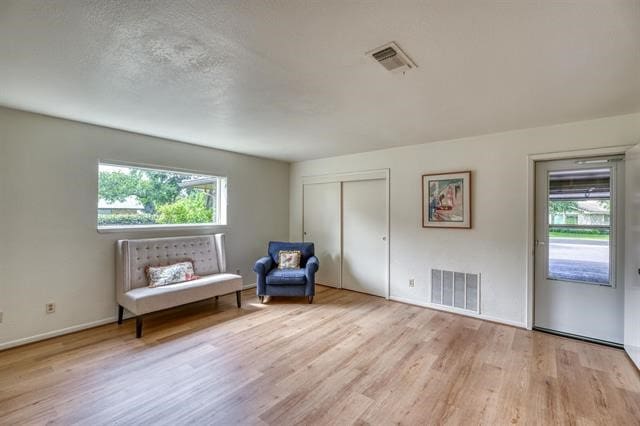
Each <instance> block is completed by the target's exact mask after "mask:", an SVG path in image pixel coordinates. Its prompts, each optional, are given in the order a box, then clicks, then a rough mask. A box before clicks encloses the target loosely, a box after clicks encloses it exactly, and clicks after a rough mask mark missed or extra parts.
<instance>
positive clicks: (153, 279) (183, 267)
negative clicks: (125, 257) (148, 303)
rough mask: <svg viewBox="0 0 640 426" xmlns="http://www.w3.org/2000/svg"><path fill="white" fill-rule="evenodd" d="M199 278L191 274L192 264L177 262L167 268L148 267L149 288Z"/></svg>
mask: <svg viewBox="0 0 640 426" xmlns="http://www.w3.org/2000/svg"><path fill="white" fill-rule="evenodd" d="M198 278H200V277H199V276H197V275H194V273H193V262H178V263H174V264H173V265H167V266H148V267H147V279H148V280H149V287H161V286H165V285H169V284H176V283H181V282H185V281H192V280H197V279H198Z"/></svg>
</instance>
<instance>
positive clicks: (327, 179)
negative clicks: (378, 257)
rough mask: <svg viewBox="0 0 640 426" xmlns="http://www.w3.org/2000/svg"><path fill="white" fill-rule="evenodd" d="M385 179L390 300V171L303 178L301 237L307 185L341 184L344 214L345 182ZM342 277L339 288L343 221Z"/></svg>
mask: <svg viewBox="0 0 640 426" xmlns="http://www.w3.org/2000/svg"><path fill="white" fill-rule="evenodd" d="M377 179H384V180H385V203H386V207H385V213H386V214H385V216H386V218H385V232H386V237H387V239H386V241H385V265H384V266H385V282H386V285H385V299H386V300H389V297H390V295H391V273H390V272H391V271H390V262H391V250H390V248H389V247H390V243H391V235H390V230H391V229H390V223H391V222H390V218H391V210H390V209H391V203H390V200H391V181H390V169H388V168H387V169H374V170H362V171H353V172H344V173H329V174H323V175H309V176H302V184H301V186H302V188H301V189H302V197H301V198H302V200H301V201H302V206H301V210H300V211H301V212H302V213H301V214H302V220H301V221H300V223H301V227H302V229H301V233H300V235H304V186H305V185H313V184H318V183H334V182H336V183H339V184H340V185H339V186H338V193H339V198H340V212H341V214H342V207H343V205H342V183H343V182H352V181H359V180H377ZM339 236H340V275H339V277H338V280H339V282H338V288H340V289H341V288H342V250H343V241H342V220H341V221H340V230H339Z"/></svg>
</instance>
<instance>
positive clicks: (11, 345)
mask: <svg viewBox="0 0 640 426" xmlns="http://www.w3.org/2000/svg"><path fill="white" fill-rule="evenodd" d="M251 288H256V283H252V284H247V285H245V286H243V287H242V289H243V290H247V289H251ZM129 318H135V315H132V314H130V313H129V312H125V314H124V319H129ZM112 322H116V317H115V316H113V317H110V318H104V319H101V320H97V321H92V322H88V323H85V324H78V325H74V326H71V327H66V328H61V329H60V330H53V331H48V332H46V333H41V334H36V335H35V336H29V337H23V338H21V339H16V340H11V341H9V342H4V343H0V351H2V350H4V349H9V348H14V347H16V346H22V345H26V344H28V343H34V342H38V341H40V340H46V339H50V338H52V337H57V336H62V335H63V334H69V333H75V332H76V331H81V330H86V329H88V328H93V327H98V326H101V325H105V324H109V323H112Z"/></svg>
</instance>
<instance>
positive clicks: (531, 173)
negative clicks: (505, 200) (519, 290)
mask: <svg viewBox="0 0 640 426" xmlns="http://www.w3.org/2000/svg"><path fill="white" fill-rule="evenodd" d="M633 146H634V145H619V146H612V147H606V148H593V149H581V150H575V151H557V152H548V153H540V154H530V155H528V156H527V212H526V218H527V220H526V226H527V240H526V247H525V253H527V264H526V280H527V285H526V286H525V295H524V296H525V320H526V328H527V329H528V330H532V329H533V310H534V307H533V302H534V280H535V277H534V268H535V263H534V262H535V244H534V242H535V234H534V232H535V217H536V213H535V197H536V191H535V190H536V185H535V178H536V164H535V163H536V162H537V161H548V160H562V159H572V158H580V157H598V156H606V155H622V154H624V153H625V152H626V151H627V150H629V149H631V148H632V147H633Z"/></svg>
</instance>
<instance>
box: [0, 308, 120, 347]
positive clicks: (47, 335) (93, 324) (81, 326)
mask: <svg viewBox="0 0 640 426" xmlns="http://www.w3.org/2000/svg"><path fill="white" fill-rule="evenodd" d="M115 322H116V317H115V316H113V317H109V318H104V319H101V320H97V321H92V322H87V323H84V324H79V325H74V326H71V327H66V328H61V329H60V330H53V331H48V332H46V333H41V334H36V335H35V336H30V337H23V338H22V339H16V340H11V341H9V342H4V343H0V351H2V350H5V349H9V348H13V347H16V346H22V345H26V344H28V343H34V342H38V341H40V340H46V339H50V338H52V337H57V336H62V335H63V334H70V333H75V332H76V331H81V330H86V329H88V328H93V327H98V326H101V325H105V324H110V323H115Z"/></svg>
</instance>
